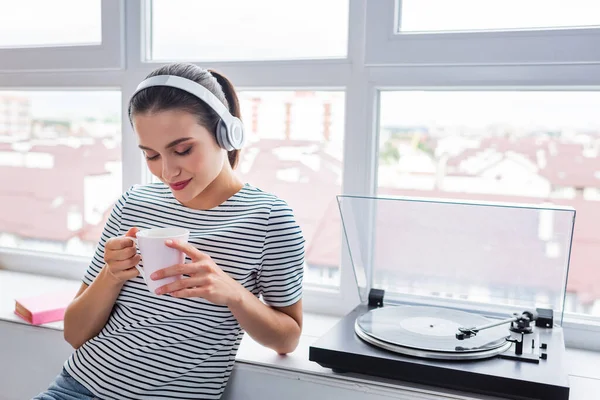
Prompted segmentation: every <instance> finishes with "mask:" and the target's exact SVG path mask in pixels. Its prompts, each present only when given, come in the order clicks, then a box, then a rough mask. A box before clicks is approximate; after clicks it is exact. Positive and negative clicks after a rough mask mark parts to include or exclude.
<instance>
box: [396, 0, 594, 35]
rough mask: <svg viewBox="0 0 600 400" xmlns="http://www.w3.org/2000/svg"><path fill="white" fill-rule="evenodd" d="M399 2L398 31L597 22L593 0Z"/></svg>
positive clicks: (423, 0)
mask: <svg viewBox="0 0 600 400" xmlns="http://www.w3.org/2000/svg"><path fill="white" fill-rule="evenodd" d="M400 4H401V7H400V12H399V17H400V21H399V25H398V28H399V31H400V32H449V31H475V30H486V31H487V30H512V29H536V28H537V29H541V28H546V29H547V28H571V27H585V26H594V25H600V4H599V3H598V2H597V1H596V0H528V1H522V0H502V1H480V0H402V1H401V2H400Z"/></svg>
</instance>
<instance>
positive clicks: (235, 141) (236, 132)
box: [227, 117, 245, 150]
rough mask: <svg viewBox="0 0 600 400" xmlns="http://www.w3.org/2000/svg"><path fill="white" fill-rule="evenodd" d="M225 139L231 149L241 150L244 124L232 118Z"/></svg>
mask: <svg viewBox="0 0 600 400" xmlns="http://www.w3.org/2000/svg"><path fill="white" fill-rule="evenodd" d="M227 138H228V140H229V143H230V144H231V147H233V148H234V149H238V150H239V149H241V148H242V147H243V146H244V142H245V132H244V124H242V121H241V120H240V119H239V118H235V117H234V118H233V120H232V122H231V126H230V127H229V129H228V131H227Z"/></svg>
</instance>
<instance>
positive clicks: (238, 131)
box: [131, 75, 245, 151]
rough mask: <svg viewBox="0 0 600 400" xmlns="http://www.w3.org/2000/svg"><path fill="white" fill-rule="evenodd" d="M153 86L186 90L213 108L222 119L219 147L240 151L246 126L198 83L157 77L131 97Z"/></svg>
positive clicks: (218, 127)
mask: <svg viewBox="0 0 600 400" xmlns="http://www.w3.org/2000/svg"><path fill="white" fill-rule="evenodd" d="M153 86H169V87H174V88H177V89H181V90H184V91H186V92H188V93H189V94H192V95H194V96H196V97H197V98H198V99H200V100H202V101H203V102H204V103H205V104H207V105H208V106H209V107H210V108H212V109H213V110H214V111H215V112H216V113H217V115H218V116H219V118H220V121H219V122H218V124H217V130H216V136H217V143H218V144H219V146H220V147H222V148H223V149H225V150H227V151H231V150H239V149H241V148H242V146H243V145H244V142H245V135H244V125H243V124H242V121H241V120H240V119H239V118H237V117H234V116H233V115H231V114H230V113H229V110H227V107H225V105H224V104H223V103H222V102H221V100H219V99H218V98H217V96H215V95H214V94H212V93H211V92H210V90H208V89H207V88H205V87H204V86H202V85H200V84H199V83H197V82H194V81H192V80H190V79H186V78H182V77H180V76H173V75H157V76H152V77H150V78H148V79H146V80H144V81H143V82H142V83H140V84H139V85H138V87H137V88H136V89H135V92H133V95H132V96H131V97H132V98H133V96H135V95H136V94H137V93H138V92H139V91H141V90H143V89H146V88H149V87H153Z"/></svg>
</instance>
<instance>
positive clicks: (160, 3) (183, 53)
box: [148, 0, 348, 61]
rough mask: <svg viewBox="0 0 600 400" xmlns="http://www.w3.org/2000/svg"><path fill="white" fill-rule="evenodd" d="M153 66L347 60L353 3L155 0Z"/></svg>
mask: <svg viewBox="0 0 600 400" xmlns="http://www.w3.org/2000/svg"><path fill="white" fill-rule="evenodd" d="M151 14H152V16H151V21H150V22H151V33H150V36H151V46H150V49H151V54H150V55H149V56H148V58H150V59H152V60H186V61H189V60H224V61H230V60H277V59H306V58H331V57H345V56H346V53H347V51H346V47H347V40H348V0H327V1H322V0H301V1H299V0H295V1H279V0H253V1H247V0H220V1H212V0H168V1H167V0H153V1H152V13H151Z"/></svg>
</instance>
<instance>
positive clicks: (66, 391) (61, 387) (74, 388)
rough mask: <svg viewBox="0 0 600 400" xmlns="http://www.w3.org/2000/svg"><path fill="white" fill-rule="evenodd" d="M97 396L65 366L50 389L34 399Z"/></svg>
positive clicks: (90, 398) (75, 399)
mask: <svg viewBox="0 0 600 400" xmlns="http://www.w3.org/2000/svg"><path fill="white" fill-rule="evenodd" d="M94 399H97V397H95V396H94V394H93V393H92V392H90V391H89V390H87V389H86V388H85V387H84V386H83V385H82V384H81V383H79V382H77V381H76V380H75V378H73V377H72V376H71V375H69V373H68V372H67V371H66V370H65V369H64V368H63V370H62V372H61V373H60V375H58V376H57V377H56V379H54V382H52V383H51V384H50V386H48V389H47V390H46V391H45V392H43V393H40V394H38V395H37V396H35V397H34V398H33V399H32V400H94Z"/></svg>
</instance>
